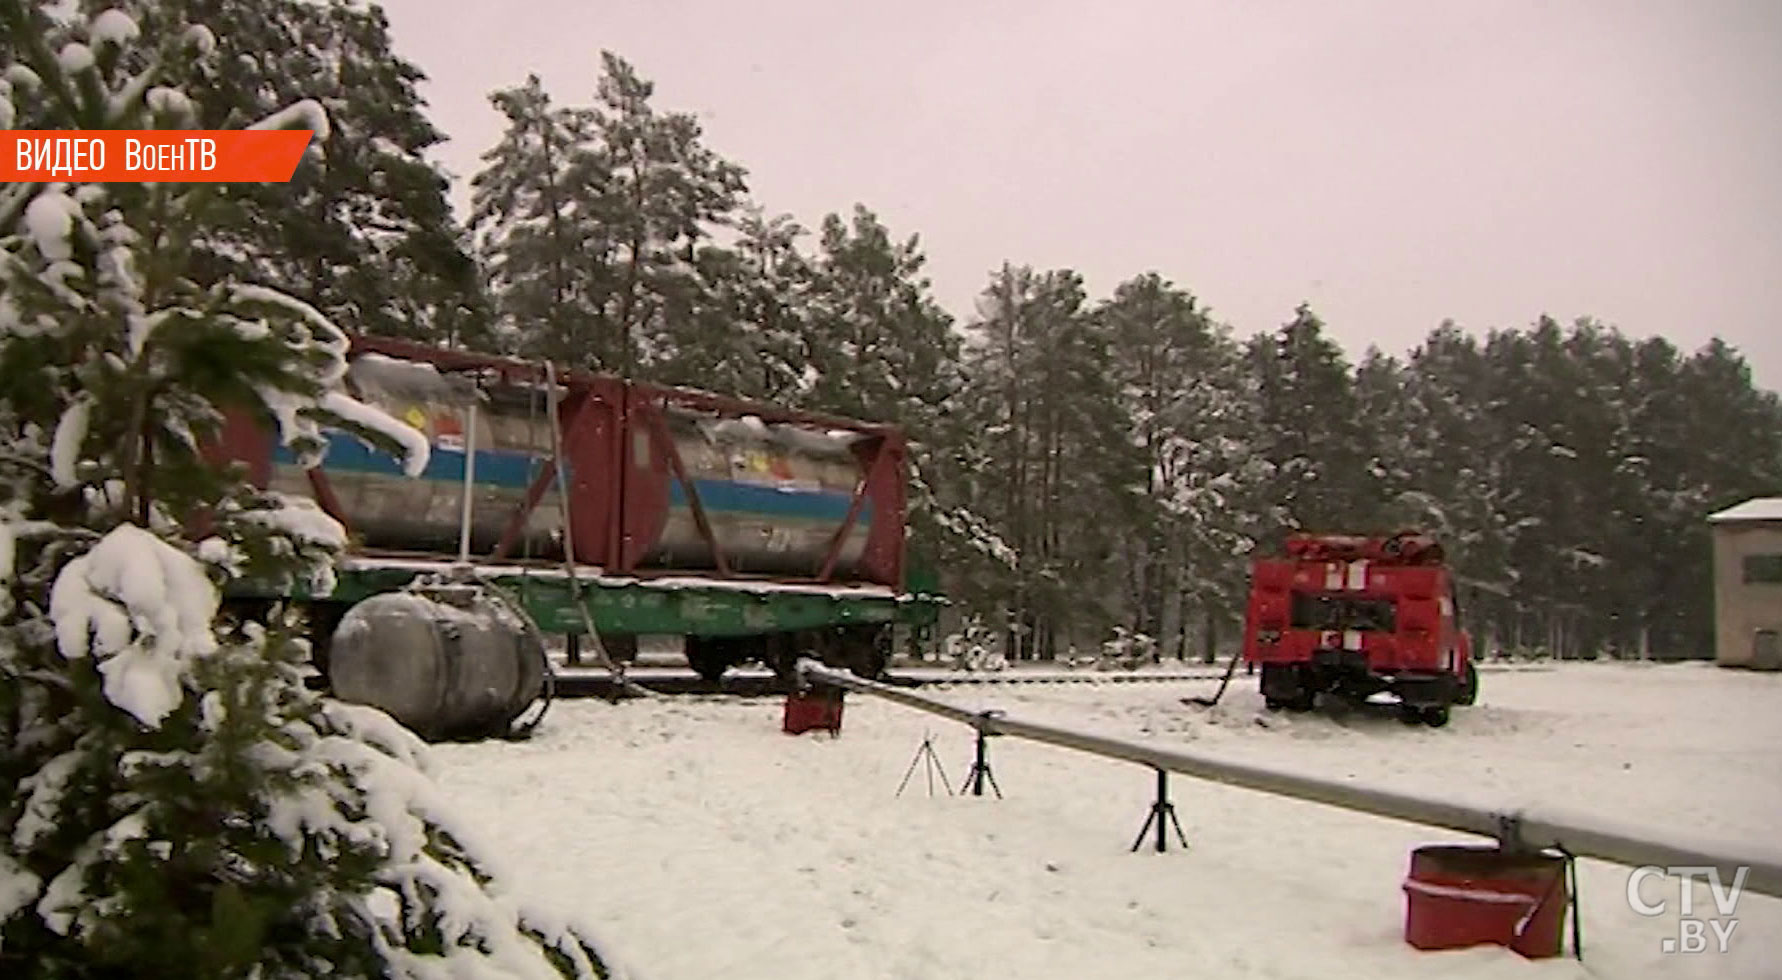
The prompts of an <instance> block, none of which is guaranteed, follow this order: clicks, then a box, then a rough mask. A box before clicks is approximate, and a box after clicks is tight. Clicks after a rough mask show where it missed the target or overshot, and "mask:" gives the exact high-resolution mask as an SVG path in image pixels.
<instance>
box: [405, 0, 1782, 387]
mask: <svg viewBox="0 0 1782 980" xmlns="http://www.w3.org/2000/svg"><path fill="white" fill-rule="evenodd" d="M383 6H384V7H385V9H386V11H387V12H388V14H389V17H390V20H391V24H392V30H393V33H394V36H395V41H396V46H397V50H398V51H399V52H400V53H401V54H402V55H403V56H404V57H406V58H408V59H409V60H411V61H414V62H416V63H417V64H419V65H420V66H421V68H422V69H423V70H425V71H426V72H427V73H428V75H429V76H430V81H429V82H428V83H427V84H426V85H424V86H423V88H422V94H423V96H424V97H425V98H426V99H427V100H428V102H429V104H430V110H429V111H430V113H431V116H432V118H433V120H434V121H435V123H436V124H437V125H438V126H440V127H441V128H442V129H443V130H444V131H445V132H446V133H447V134H448V135H449V136H450V137H451V138H452V139H451V142H450V143H448V144H446V145H445V146H443V147H440V148H439V149H438V151H437V153H436V154H435V156H436V158H437V159H438V160H440V161H441V162H442V163H444V164H445V165H446V167H447V168H448V169H449V170H450V171H451V172H453V173H454V174H455V175H457V176H458V177H460V178H461V181H464V180H467V179H468V177H469V175H470V174H472V173H474V172H475V170H476V169H477V167H478V157H479V155H480V154H481V153H482V152H483V151H484V150H486V149H487V148H488V147H489V146H490V145H491V144H493V142H494V141H495V140H496V139H497V138H498V137H499V135H500V132H501V120H500V117H499V115H498V114H497V113H496V112H495V111H494V109H493V108H491V107H490V105H489V103H488V100H487V97H486V96H487V94H488V93H489V92H490V91H491V90H494V89H496V88H500V87H506V86H510V85H514V84H518V83H519V82H521V81H522V80H523V79H524V78H525V76H526V74H527V73H528V72H529V71H530V72H537V73H538V74H539V76H540V77H541V78H542V79H543V80H544V83H545V85H546V87H547V88H548V89H549V90H550V91H551V93H552V95H553V97H554V98H555V99H557V100H558V101H560V102H570V103H585V102H588V101H590V100H591V98H592V94H593V90H594V86H595V82H596V79H597V77H598V72H599V65H600V62H599V52H600V50H601V49H602V48H606V49H610V50H613V51H615V52H617V53H618V54H620V55H622V56H623V57H625V58H626V59H628V60H630V61H631V62H632V63H633V64H634V65H636V66H637V68H638V70H639V71H640V72H642V73H643V75H644V76H645V77H646V78H650V79H652V80H653V81H655V82H656V83H657V93H658V97H657V103H658V104H659V106H661V107H662V108H668V109H682V110H687V111H691V112H695V113H697V114H698V116H699V118H700V119H701V120H702V121H703V124H704V126H705V129H706V134H707V142H708V143H709V144H710V145H711V146H712V147H713V148H714V149H716V150H717V151H718V152H720V153H722V154H724V155H725V156H727V157H729V158H730V159H732V160H735V161H736V162H738V163H740V164H742V165H743V166H745V167H747V168H748V170H749V172H750V177H749V183H750V187H751V189H752V191H753V193H754V196H755V198H756V199H757V200H759V201H760V202H761V203H762V204H763V205H764V206H766V207H767V208H768V209H769V210H770V211H787V212H791V213H792V214H793V215H795V216H796V217H797V218H798V219H799V220H801V221H802V222H803V223H805V224H806V225H807V226H810V225H814V224H815V223H816V222H817V221H818V220H819V219H820V218H821V217H822V215H823V214H824V213H826V212H828V211H834V210H843V211H845V210H846V209H848V208H850V207H851V206H852V205H853V203H854V202H856V201H859V202H863V203H865V204H866V205H867V206H869V207H871V208H873V209H874V210H876V211H877V212H878V213H879V214H880V216H881V217H882V218H883V219H884V220H885V221H886V223H887V224H888V225H889V226H890V227H891V229H892V230H893V232H896V233H898V234H900V235H901V234H907V233H909V232H919V233H920V234H921V235H922V238H923V243H924V245H925V249H926V251H927V253H928V256H929V259H930V273H931V275H932V278H933V280H934V285H935V290H936V295H937V296H938V298H939V299H940V301H941V302H942V303H943V304H944V305H945V306H946V307H947V308H948V309H949V310H950V311H951V312H953V313H954V314H955V315H956V316H959V317H962V318H963V317H967V316H969V315H970V313H971V309H972V301H973V298H974V296H975V295H976V293H977V292H978V291H979V290H980V289H981V288H982V287H983V286H984V284H985V282H986V279H987V277H988V275H989V273H990V271H991V270H993V269H994V268H995V267H997V266H998V265H1000V264H1001V263H1002V262H1003V261H1004V260H1009V261H1013V262H1016V263H1028V264H1033V265H1036V266H1039V267H1042V268H1046V267H1059V266H1068V267H1070V268H1074V269H1076V270H1078V271H1079V272H1081V273H1083V274H1084V276H1085V277H1086V279H1087V282H1088V287H1089V290H1090V293H1091V296H1092V297H1095V298H1099V297H1101V296H1105V295H1106V294H1107V293H1109V292H1110V291H1111V290H1112V289H1113V287H1114V286H1115V285H1116V284H1117V283H1119V282H1120V281H1121V280H1123V279H1126V278H1129V277H1131V276H1133V275H1136V274H1138V273H1141V272H1144V271H1146V270H1152V269H1154V270H1156V271H1158V272H1161V273H1162V274H1164V275H1165V276H1167V277H1169V278H1171V279H1173V280H1175V281H1176V282H1177V283H1178V284H1180V285H1182V286H1185V287H1187V288H1189V289H1192V290H1193V291H1194V292H1195V293H1196V294H1197V295H1199V296H1200V297H1201V299H1202V300H1203V302H1205V303H1207V304H1209V305H1210V306H1211V307H1212V309H1213V311H1214V313H1215V315H1217V316H1218V317H1219V318H1221V319H1223V320H1225V321H1227V322H1230V323H1231V324H1233V325H1234V326H1235V327H1236V328H1237V329H1238V330H1239V331H1240V332H1242V333H1246V334H1247V333H1251V332H1254V331H1257V330H1266V329H1270V328H1272V327H1274V326H1276V325H1278V324H1279V323H1281V322H1283V321H1284V320H1286V319H1288V318H1289V317H1290V316H1291V314H1292V310H1293V308H1294V307H1295V306H1296V305H1297V304H1298V303H1299V302H1301V301H1302V300H1305V301H1310V302H1311V303H1312V304H1313V306H1314V307H1315V308H1316V309H1317V310H1318V311H1319V312H1320V314H1321V315H1323V317H1324V318H1325V320H1326V321H1327V322H1328V323H1329V324H1330V326H1331V329H1332V331H1333V332H1334V333H1335V335H1336V337H1337V338H1338V339H1339V340H1340V341H1341V342H1342V343H1343V344H1344V346H1345V347H1346V348H1347V349H1348V350H1349V352H1350V354H1351V355H1352V356H1355V355H1359V354H1360V353H1361V351H1362V350H1364V349H1365V347H1366V346H1367V345H1368V344H1369V343H1376V344H1379V345H1380V346H1381V347H1383V348H1385V349H1386V350H1388V351H1391V352H1394V353H1402V352H1404V351H1406V350H1408V349H1409V348H1410V347H1411V346H1413V345H1415V344H1416V343H1417V342H1418V341H1419V340H1420V339H1421V338H1422V337H1423V335H1424V334H1426V333H1427V332H1428V331H1429V329H1430V328H1432V327H1434V326H1435V325H1436V324H1438V323H1439V322H1440V321H1441V320H1442V318H1443V317H1453V318H1454V319H1455V320H1457V321H1458V322H1460V323H1461V324H1462V325H1463V326H1466V327H1468V328H1471V329H1477V330H1480V331H1483V330H1484V329H1485V328H1487V327H1491V326H1521V325H1526V324H1527V323H1529V322H1530V321H1532V320H1533V319H1534V318H1535V317H1537V316H1538V315H1540V314H1541V313H1543V312H1546V313H1548V314H1551V315H1552V316H1554V317H1556V318H1559V319H1560V320H1562V321H1569V320H1571V319H1572V318H1574V317H1577V316H1581V315H1592V316H1596V317H1598V318H1600V319H1602V320H1605V321H1607V322H1610V323H1613V324H1616V325H1618V326H1620V327H1621V328H1622V329H1623V330H1625V331H1627V332H1628V333H1629V334H1632V335H1634V336H1637V337H1645V336H1650V335H1653V334H1663V335H1665V336H1668V337H1670V338H1671V339H1672V340H1673V341H1675V342H1676V343H1678V344H1679V345H1680V346H1682V347H1683V348H1684V349H1685V350H1693V349H1694V348H1695V347H1697V346H1699V345H1700V344H1701V343H1703V342H1705V341H1706V340H1707V338H1709V337H1710V336H1713V335H1715V334H1718V335H1719V336H1721V337H1723V338H1725V339H1726V340H1727V341H1729V342H1730V343H1732V344H1734V345H1735V346H1737V347H1738V348H1739V349H1740V350H1742V351H1743V352H1744V353H1745V355H1746V357H1747V358H1748V359H1749V360H1750V361H1751V362H1752V364H1753V366H1754V368H1755V371H1756V374H1757V378H1758V381H1759V383H1760V384H1763V385H1764V386H1765V387H1770V388H1782V325H1779V323H1778V315H1779V314H1782V2H1772V0H1699V2H1688V0H1569V2H1558V3H1554V2H1547V3H1540V2H1529V0H1475V2H1470V3H1461V2H1457V0H1441V2H1436V0H1422V2H1419V0H1390V2H1388V0H1339V2H1313V0H1301V2H1284V0H1231V2H1226V3H1203V2H1189V0H1098V2H1089V0H1082V2H1077V3H1061V2H1056V0H1014V2H988V0H952V2H946V0H905V2H903V3H897V4H863V3H850V2H838V0H828V2H817V0H751V2H742V3H738V2H735V0H605V2H585V0H517V2H515V3H511V4H499V3H488V2H483V0H478V2H470V0H385V2H384V3H383ZM466 194H467V190H466V188H465V187H464V186H462V183H461V185H460V187H459V188H458V191H457V200H458V201H459V202H460V204H462V203H463V202H464V201H465V200H466Z"/></svg>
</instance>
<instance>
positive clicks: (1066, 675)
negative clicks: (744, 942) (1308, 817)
mask: <svg viewBox="0 0 1782 980" xmlns="http://www.w3.org/2000/svg"><path fill="white" fill-rule="evenodd" d="M553 668H554V670H555V671H556V679H555V688H554V696H555V697H558V698H563V699H569V700H574V699H579V698H603V699H606V700H619V699H625V698H634V697H637V696H638V695H636V694H635V693H632V692H627V691H625V690H624V689H622V688H621V687H620V686H619V685H617V684H615V683H614V682H613V679H612V678H611V677H610V676H608V674H607V673H606V671H604V670H601V669H599V668H592V667H568V666H563V665H561V664H553ZM1551 669H1552V668H1551V667H1546V666H1542V665H1538V664H1535V665H1524V664H1514V665H1511V664H1480V665H1479V672H1480V673H1481V674H1500V673H1529V672H1541V671H1547V670H1551ZM1224 674H1225V671H1224V669H1223V668H1218V669H1215V668H1212V667H1206V668H1199V669H1191V670H1176V671H1166V670H1135V671H1094V670H1084V671H1065V670H1045V671H1042V670H1007V671H986V672H982V673H975V672H965V671H954V670H948V669H947V668H944V667H905V668H892V669H891V670H889V671H887V672H886V674H885V676H884V677H882V678H880V682H881V683H884V684H888V685H890V686H892V687H909V688H916V687H928V688H946V687H959V686H980V685H986V684H995V685H1004V686H1009V685H1013V686H1027V685H1037V684H1103V685H1105V684H1166V683H1172V682H1173V683H1184V682H1190V681H1216V680H1218V679H1219V678H1221V677H1223V676H1224ZM625 676H626V678H627V679H628V680H630V681H631V682H632V683H634V684H636V685H638V686H639V687H642V688H644V689H646V690H650V691H654V692H655V693H657V694H677V695H707V696H710V695H727V696H731V697H771V696H774V695H779V694H785V693H786V692H787V691H788V690H790V688H789V686H788V685H787V684H786V682H784V681H782V680H780V679H779V678H777V677H775V676H774V675H773V674H772V673H770V672H768V671H766V670H738V671H732V672H731V673H730V674H728V675H726V676H725V677H724V678H723V679H722V680H720V681H716V682H713V681H708V680H706V679H704V678H702V677H700V676H699V675H697V674H695V673H693V672H692V671H690V670H686V669H675V668H665V667H643V668H636V669H633V670H631V671H629V672H627V673H626V675H625ZM1240 676H1242V675H1240ZM1233 680H1234V681H1235V680H1236V678H1233Z"/></svg>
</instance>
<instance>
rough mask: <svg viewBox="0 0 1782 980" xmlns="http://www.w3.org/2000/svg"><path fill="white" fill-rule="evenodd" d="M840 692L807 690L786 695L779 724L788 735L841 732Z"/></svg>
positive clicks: (837, 733) (835, 733)
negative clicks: (784, 710)
mask: <svg viewBox="0 0 1782 980" xmlns="http://www.w3.org/2000/svg"><path fill="white" fill-rule="evenodd" d="M841 723H842V692H840V691H833V692H828V691H807V692H804V693H798V692H793V693H791V694H788V695H786V717H785V721H784V723H783V724H782V725H781V727H782V729H783V730H784V731H785V733H786V734H788V735H803V734H804V733H805V732H809V731H826V732H828V733H829V734H831V735H840V734H841Z"/></svg>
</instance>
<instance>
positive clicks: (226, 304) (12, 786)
mask: <svg viewBox="0 0 1782 980" xmlns="http://www.w3.org/2000/svg"><path fill="white" fill-rule="evenodd" d="M58 6H59V9H61V10H64V11H65V10H66V6H65V5H58ZM50 10H51V7H50V5H48V4H34V3H27V2H26V0H0V30H3V31H4V32H5V33H7V34H9V35H10V36H11V37H12V38H13V39H15V41H16V42H17V43H18V47H17V48H15V50H16V51H18V52H19V57H18V58H17V60H16V61H14V62H12V63H9V64H6V65H5V66H4V75H3V76H0V77H3V78H4V85H3V86H0V117H4V118H0V125H4V124H5V123H7V122H8V121H9V120H10V119H11V118H13V117H14V116H15V115H18V116H28V117H30V118H34V119H40V120H44V121H45V122H47V123H48V128H58V129H73V128H123V129H138V128H194V127H196V126H197V124H198V122H199V120H198V119H197V118H196V113H195V109H194V106H195V102H194V101H193V100H192V99H190V98H189V97H187V96H186V95H185V94H183V93H182V92H180V91H178V90H176V89H173V88H170V87H163V86H160V85H157V82H158V81H159V80H160V79H159V77H158V72H159V71H160V66H162V65H164V64H166V63H168V62H169V61H170V60H172V59H186V58H193V57H202V56H204V55H205V53H206V52H209V51H212V50H213V49H214V47H215V37H214V35H213V34H211V33H210V32H209V31H208V30H206V29H205V28H203V27H201V26H191V27H182V28H180V29H179V30H177V31H175V32H172V33H165V34H162V33H159V32H157V35H156V36H148V37H145V36H143V32H142V31H140V30H139V29H138V27H137V25H136V23H135V22H134V21H132V20H131V19H130V18H129V17H128V16H126V15H124V14H123V13H121V12H118V11H107V12H103V13H100V14H98V15H97V16H94V17H92V18H91V19H88V18H85V17H75V16H71V15H67V14H60V15H59V16H68V17H70V19H69V20H67V21H62V20H59V19H57V18H55V17H52V16H51V13H50ZM132 47H139V48H142V49H146V50H147V52H148V53H149V55H150V57H149V58H147V59H145V60H144V61H143V62H142V63H144V64H147V65H149V66H150V67H148V68H147V69H146V70H139V71H136V72H130V71H128V69H127V68H126V66H128V65H131V64H133V63H136V62H135V61H134V59H126V58H125V57H123V56H124V54H125V53H126V49H129V48H132ZM256 125H257V126H259V127H261V128H279V127H282V128H305V129H311V130H314V131H315V132H316V133H317V137H318V138H319V139H325V138H326V136H327V128H328V127H327V120H326V118H325V115H324V114H323V112H322V111H321V108H320V106H318V105H316V104H314V103H299V104H297V105H294V106H291V107H290V108H288V109H286V110H283V111H281V112H279V113H278V114H276V115H274V116H272V117H270V118H268V119H265V120H262V121H261V122H260V123H258V124H256ZM210 186H213V185H202V184H200V185H177V184H128V183H111V184H105V185H91V184H90V185H84V186H78V187H75V186H67V185H61V184H50V185H40V184H15V185H12V186H9V187H7V188H5V189H4V190H3V191H0V579H3V580H4V584H5V588H4V590H3V591H0V785H3V786H5V787H7V792H6V793H5V794H4V795H3V796H0V976H6V977H9V978H12V977H116V976H131V977H181V978H210V977H218V978H220V977H244V976H256V977H267V978H272V977H316V976H324V975H326V976H333V977H434V976H446V975H449V976H454V977H472V976H486V977H491V978H493V977H503V978H507V977H559V976H571V977H602V976H608V975H610V973H611V969H612V968H611V967H609V966H608V965H607V964H606V963H604V962H603V960H602V958H601V957H600V956H599V954H598V953H597V951H596V949H595V948H594V946H593V944H592V942H591V940H590V939H588V938H587V937H586V935H585V934H583V933H582V932H579V931H577V930H576V929H574V928H573V927H571V926H570V925H568V924H567V923H565V922H563V921H560V920H554V919H552V918H549V917H545V916H542V915H541V914H539V913H537V912H535V911H532V910H530V909H527V908H524V907H523V906H522V904H521V903H519V902H517V901H516V900H515V898H514V897H513V896H511V895H508V894H506V893H504V892H503V891H502V889H501V888H500V886H499V885H498V884H497V883H496V881H495V878H494V876H493V874H492V872H491V870H490V868H489V867H488V865H487V864H486V863H485V861H484V860H483V859H482V858H480V857H478V856H477V852H478V851H479V850H480V848H477V847H475V846H473V844H474V842H473V840H472V835H471V834H470V832H469V830H468V828H465V827H463V826H460V825H458V824H456V823H455V822H454V820H453V819H452V817H451V815H450V813H449V812H448V808H446V807H445V806H443V805H442V804H443V800H442V797H441V794H440V792H439V791H438V790H437V789H436V788H435V787H434V785H433V784H432V783H431V782H430V781H429V779H428V778H427V777H426V775H425V772H424V766H425V756H424V755H423V754H422V753H423V752H424V748H423V746H421V744H420V743H419V742H418V741H417V740H416V739H415V738H414V737H412V736H411V735H410V734H409V733H407V732H406V731H404V730H403V729H401V728H400V727H398V726H397V725H395V724H394V723H393V722H392V721H390V719H389V718H388V716H386V715H384V714H382V713H381V712H377V711H375V710H372V709H368V708H363V707H355V706H347V705H343V704H339V703H335V702H331V701H327V700H325V699H323V698H322V697H321V696H319V695H316V694H314V693H311V692H309V691H308V690H306V689H305V687H304V686H303V684H302V683H301V677H300V674H299V672H298V666H297V664H298V662H299V661H300V659H301V657H302V656H303V654H304V651H303V649H302V645H301V642H300V641H297V640H294V639H293V638H292V637H291V635H290V634H289V633H288V631H287V624H286V623H285V622H284V621H283V619H282V618H281V617H273V623H272V625H271V626H270V627H267V626H261V625H257V624H252V623H234V624H231V623H228V622H226V621H222V622H219V621H218V610H219V593H220V586H221V585H223V584H224V583H225V582H226V581H227V580H228V579H229V578H230V577H231V576H235V575H243V574H251V575H255V576H276V575H286V576H307V577H310V578H312V579H313V578H321V579H326V578H327V577H328V576H329V575H330V574H331V571H332V567H333V559H334V558H335V556H336V555H337V554H338V549H339V548H340V546H341V545H342V543H343V541H342V534H341V528H340V527H339V525H338V524H336V523H335V522H333V521H332V520H331V519H329V518H327V517H326V516H325V515H324V514H322V513H321V512H320V511H319V510H317V509H316V508H314V507H313V505H305V504H303V503H302V502H300V501H297V500H292V499H284V498H279V497H277V496H274V495H269V494H262V493H256V492H254V491H252V490H251V489H250V488H248V487H246V486H245V485H244V484H242V483H241V482H239V481H238V480H236V479H234V476H235V474H234V473H232V472H227V473H226V472H221V471H219V470H218V469H216V468H213V467H211V466H208V465H207V464H206V462H205V458H204V456H203V454H202V452H201V447H202V446H203V445H204V444H205V440H206V436H207V435H208V434H210V433H213V432H214V431H215V429H216V423H217V421H218V419H219V410H220V407H221V406H224V405H228V404H231V403H255V404H258V405H261V406H263V407H264V408H265V409H267V410H269V413H270V415H271V416H272V417H273V418H275V419H276V420H277V422H278V423H279V426H280V429H281V431H282V435H283V438H284V440H285V442H286V443H287V444H289V445H291V446H293V447H294V448H296V449H297V450H299V451H300V452H302V453H304V454H306V455H309V456H311V457H312V458H313V456H314V455H315V454H316V452H317V451H318V450H319V449H320V448H321V446H322V429H321V426H323V425H324V424H327V425H335V426H342V427H344V428H346V429H348V430H350V431H354V432H358V433H360V434H362V435H364V436H365V437H367V438H371V439H373V440H375V441H377V442H379V443H380V444H383V445H387V446H389V447H390V448H392V449H395V450H400V451H401V452H403V454H404V455H405V456H406V457H407V459H408V461H409V464H410V466H411V467H415V466H417V465H423V464H424V463H425V460H426V443H425V441H424V440H421V439H419V438H418V434H417V433H415V432H414V431H413V430H411V429H408V428H406V427H405V426H403V425H402V424H401V423H399V422H397V421H396V420H394V419H391V418H389V417H388V416H385V415H383V414H381V413H379V412H377V411H375V410H373V409H371V408H369V407H367V406H366V405H364V404H362V403H359V402H357V401H355V400H353V399H351V398H350V397H348V396H347V395H346V394H345V393H343V392H342V391H341V390H340V389H339V387H338V383H339V379H340V378H341V377H342V375H343V374H344V367H345V365H344V361H343V357H344V353H345V338H344V336H343V334H342V333H341V331H340V330H339V329H337V328H336V327H335V326H334V325H333V324H331V323H329V322H328V321H327V320H326V319H325V318H323V317H322V316H321V315H320V314H318V313H317V312H316V311H315V310H314V309H313V308H312V307H309V306H306V305H305V304H302V303H300V302H297V301H295V300H292V299H291V298H289V297H287V296H285V295H284V294H282V293H279V292H278V291H276V290H273V289H270V288H267V287H265V286H262V285H258V284H253V283H247V282H241V281H235V280H224V281H221V282H217V283H215V284H212V285H208V286H202V287H201V286H199V285H197V284H196V283H194V282H193V281H192V280H191V279H189V278H187V276H186V275H185V266H184V263H185V261H186V260H187V258H188V255H189V252H188V249H189V246H190V244H191V242H192V239H193V235H194V231H195V230H196V229H197V228H199V227H201V226H202V225H203V223H204V222H205V221H206V220H207V217H208V215H207V211H206V202H207V200H208V199H209V195H208V193H207V188H208V187H210ZM199 518H203V520H202V521H201V522H198V519H199ZM195 522H197V523H195ZM195 526H205V527H207V530H206V531H205V532H204V533H203V536H202V537H197V535H196V534H190V533H188V532H187V531H186V529H187V528H191V527H195ZM194 538H197V539H196V540H195V539H194ZM324 584H325V583H324Z"/></svg>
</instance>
